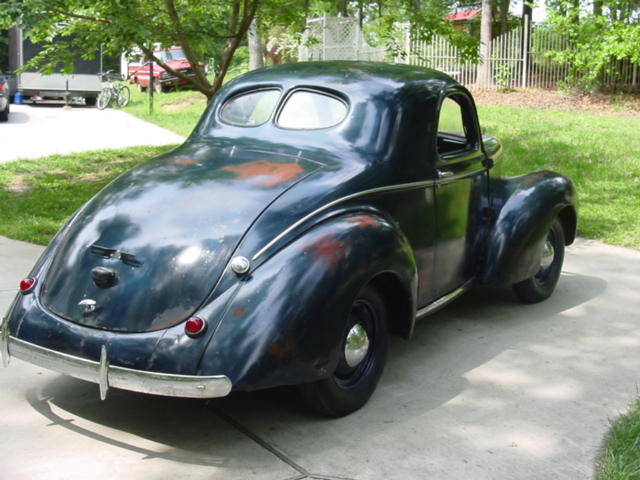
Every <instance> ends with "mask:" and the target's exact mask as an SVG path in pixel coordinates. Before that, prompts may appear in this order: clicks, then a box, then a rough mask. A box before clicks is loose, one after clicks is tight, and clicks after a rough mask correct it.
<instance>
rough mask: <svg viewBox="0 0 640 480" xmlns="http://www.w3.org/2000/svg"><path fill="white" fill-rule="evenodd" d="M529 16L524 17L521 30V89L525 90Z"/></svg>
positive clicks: (527, 63)
mask: <svg viewBox="0 0 640 480" xmlns="http://www.w3.org/2000/svg"><path fill="white" fill-rule="evenodd" d="M529 32H530V30H529V16H528V15H525V17H524V28H523V30H522V35H523V37H524V38H523V41H522V88H527V76H528V74H529V48H530V45H529Z"/></svg>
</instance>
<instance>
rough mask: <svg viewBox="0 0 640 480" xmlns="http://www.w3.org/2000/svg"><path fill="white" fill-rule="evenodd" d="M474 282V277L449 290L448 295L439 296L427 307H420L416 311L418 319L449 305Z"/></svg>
mask: <svg viewBox="0 0 640 480" xmlns="http://www.w3.org/2000/svg"><path fill="white" fill-rule="evenodd" d="M472 284H473V279H471V280H467V281H466V282H465V283H463V284H462V285H461V286H459V287H458V288H456V289H455V290H453V291H452V292H449V293H447V294H446V295H443V296H442V297H440V298H438V299H437V300H436V301H435V302H432V303H430V304H429V305H427V306H426V307H422V308H420V309H418V311H417V312H416V319H418V318H420V317H424V316H425V315H428V314H430V313H433V312H435V311H436V310H439V309H441V308H442V307H444V306H445V305H447V304H448V303H449V302H452V301H453V300H455V299H456V298H458V297H459V296H460V295H462V294H463V293H464V292H466V291H467V290H469V288H471V285H472Z"/></svg>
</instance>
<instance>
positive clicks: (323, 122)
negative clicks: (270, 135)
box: [278, 90, 347, 130]
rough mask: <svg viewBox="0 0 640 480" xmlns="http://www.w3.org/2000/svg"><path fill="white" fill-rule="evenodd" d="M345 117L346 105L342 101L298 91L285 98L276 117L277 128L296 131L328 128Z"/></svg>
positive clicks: (325, 95)
mask: <svg viewBox="0 0 640 480" xmlns="http://www.w3.org/2000/svg"><path fill="white" fill-rule="evenodd" d="M346 116H347V105H346V104H345V102H343V101H342V100H339V99H338V98H336V97H334V96H331V95H327V94H324V93H320V92H313V91H308V90H298V91H296V92H293V93H292V94H291V95H290V96H289V98H287V100H286V102H285V104H284V106H283V107H282V110H281V111H280V115H279V116H278V126H279V127H281V128H289V129H298V130H309V129H318V128H328V127H332V126H334V125H337V124H338V123H340V122H341V121H342V120H344V118H345V117H346Z"/></svg>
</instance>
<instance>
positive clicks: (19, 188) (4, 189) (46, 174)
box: [0, 146, 170, 245]
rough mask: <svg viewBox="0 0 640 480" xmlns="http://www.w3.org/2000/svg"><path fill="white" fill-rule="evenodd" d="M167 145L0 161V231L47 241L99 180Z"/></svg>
mask: <svg viewBox="0 0 640 480" xmlns="http://www.w3.org/2000/svg"><path fill="white" fill-rule="evenodd" d="M168 148H170V147H167V146H163V147H133V148H126V149H123V150H99V151H94V152H83V153H74V154H70V155H52V156H50V157H45V158H39V159H37V160H20V161H16V162H10V163H5V164H2V165H0V235H4V236H7V237H10V238H16V239H18V240H24V241H27V242H33V243H38V244H41V245H46V244H47V243H49V240H51V237H53V235H54V234H55V233H56V231H58V229H59V228H60V227H61V226H62V224H63V223H64V222H65V221H66V220H67V219H68V218H69V217H70V216H71V214H72V213H73V212H74V211H75V210H76V209H77V208H78V207H80V205H82V204H83V203H84V202H86V201H87V200H88V199H89V198H91V197H92V196H93V195H94V194H95V193H97V192H98V191H99V190H100V189H101V188H102V187H103V186H104V185H106V184H107V183H108V182H110V181H111V180H113V179H114V178H115V177H116V176H117V175H119V174H120V173H122V172H124V171H125V170H128V169H129V168H131V167H133V166H134V165H136V164H138V163H140V162H142V161H144V160H146V159H148V158H150V157H152V156H155V155H158V154H159V153H161V152H163V151H166V150H167V149H168Z"/></svg>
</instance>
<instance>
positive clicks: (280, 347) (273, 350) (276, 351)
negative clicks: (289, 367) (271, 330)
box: [268, 339, 296, 360]
mask: <svg viewBox="0 0 640 480" xmlns="http://www.w3.org/2000/svg"><path fill="white" fill-rule="evenodd" d="M295 350H296V345H295V343H294V342H293V341H292V340H290V339H287V340H283V341H282V342H276V343H274V344H272V345H271V346H270V347H269V350H268V352H269V354H270V355H272V356H274V357H276V358H278V359H280V360H283V359H285V358H287V357H290V356H291V354H292V353H294V352H295Z"/></svg>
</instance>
